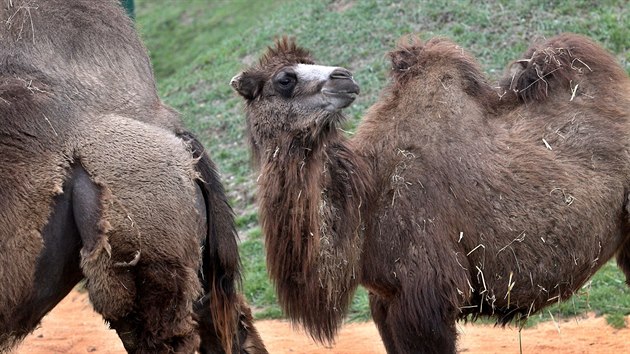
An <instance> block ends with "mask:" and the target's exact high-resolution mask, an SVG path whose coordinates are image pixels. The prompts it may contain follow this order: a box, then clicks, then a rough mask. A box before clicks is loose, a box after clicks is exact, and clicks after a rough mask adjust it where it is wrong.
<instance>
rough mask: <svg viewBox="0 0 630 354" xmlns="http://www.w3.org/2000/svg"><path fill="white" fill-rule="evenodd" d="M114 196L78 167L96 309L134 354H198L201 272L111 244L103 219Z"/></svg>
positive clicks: (81, 221) (78, 216)
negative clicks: (195, 305)
mask: <svg viewBox="0 0 630 354" xmlns="http://www.w3.org/2000/svg"><path fill="white" fill-rule="evenodd" d="M75 172H76V171H75ZM109 198H111V196H110V195H109V191H108V190H107V188H105V187H104V186H101V185H99V184H97V183H95V182H94V181H93V180H92V179H91V177H90V176H89V174H88V173H87V172H86V171H85V170H84V169H83V168H80V169H78V172H77V173H76V175H75V183H74V188H73V195H72V205H73V214H74V219H75V222H76V224H77V228H78V230H79V234H80V237H81V242H82V249H81V269H82V271H83V273H84V275H85V278H86V280H87V281H86V288H87V290H88V293H89V295H90V301H91V302H92V305H93V307H94V309H95V310H96V312H98V313H100V314H101V315H102V316H103V318H104V319H105V320H106V321H107V322H109V323H110V325H111V327H112V328H113V329H115V330H116V331H117V333H118V335H119V337H120V339H121V340H122V342H123V345H124V346H125V349H126V350H127V351H128V352H129V353H136V354H140V353H173V352H177V353H193V352H194V351H195V350H196V348H198V346H199V336H198V334H197V333H196V322H195V319H194V314H193V302H194V299H195V298H196V296H197V295H198V292H199V287H200V286H199V280H198V279H197V274H196V268H194V267H191V266H190V265H189V264H185V263H184V261H182V260H180V259H177V258H176V257H175V258H172V257H171V258H168V259H167V258H166V257H158V258H153V259H151V258H150V257H149V256H147V255H146V254H144V255H143V254H141V253H139V252H137V253H131V254H126V253H128V252H126V251H124V250H123V249H124V248H125V247H121V246H120V245H118V244H110V240H108V235H109V232H110V230H111V228H112V226H110V225H109V224H108V222H107V221H106V220H105V217H104V214H105V211H104V208H106V206H107V205H108V203H109V201H110V199H109ZM126 248H128V247H126ZM127 251H128V250H127ZM121 260H124V261H122V262H121Z"/></svg>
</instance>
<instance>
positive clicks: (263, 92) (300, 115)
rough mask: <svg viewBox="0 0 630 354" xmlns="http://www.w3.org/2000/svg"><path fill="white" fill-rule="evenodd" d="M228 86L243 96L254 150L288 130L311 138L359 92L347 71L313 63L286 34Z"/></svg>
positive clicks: (333, 120)
mask: <svg viewBox="0 0 630 354" xmlns="http://www.w3.org/2000/svg"><path fill="white" fill-rule="evenodd" d="M230 85H231V86H232V88H234V90H235V91H236V92H238V93H239V94H240V95H241V96H242V97H243V98H244V99H245V101H246V113H247V126H248V130H249V134H250V139H252V145H253V146H254V149H257V148H261V147H265V145H267V144H269V143H271V144H276V143H277V142H278V141H277V140H278V139H282V138H283V137H286V136H287V135H290V136H292V137H296V136H302V137H304V136H311V137H314V136H317V135H319V134H320V133H321V132H325V131H330V129H329V128H331V127H334V124H335V123H336V122H338V121H339V120H341V119H342V118H343V116H342V115H341V113H340V111H341V110H342V109H343V108H346V107H348V106H349V105H350V104H351V103H352V102H353V101H354V99H355V98H356V97H357V95H358V93H359V86H358V85H357V83H356V82H355V81H354V79H353V77H352V73H351V72H350V71H348V70H347V69H344V68H340V67H333V66H321V65H315V63H314V61H313V59H312V57H311V55H310V53H309V52H308V51H307V50H305V49H303V48H300V47H298V46H297V45H296V44H295V42H294V41H293V40H291V39H288V38H286V37H284V38H282V39H279V40H277V41H276V43H275V46H273V47H270V48H268V50H267V52H266V53H265V54H264V55H263V57H262V58H261V59H260V61H259V62H258V64H257V65H254V66H252V67H250V68H249V69H247V70H245V71H243V72H241V73H240V74H238V75H236V76H235V77H234V78H233V79H232V81H231V82H230Z"/></svg>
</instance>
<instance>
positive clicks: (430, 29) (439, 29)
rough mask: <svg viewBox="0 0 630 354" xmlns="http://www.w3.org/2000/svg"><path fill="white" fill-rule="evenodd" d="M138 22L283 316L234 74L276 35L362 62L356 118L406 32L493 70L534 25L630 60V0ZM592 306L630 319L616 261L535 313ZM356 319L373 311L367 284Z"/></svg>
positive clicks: (344, 61)
mask: <svg viewBox="0 0 630 354" xmlns="http://www.w3.org/2000/svg"><path fill="white" fill-rule="evenodd" d="M136 11H137V21H138V27H139V29H140V32H141V34H142V36H143V38H144V40H145V42H146V44H147V47H148V48H149V50H150V52H151V57H152V60H153V63H154V67H155V71H156V76H157V80H158V83H159V88H160V92H161V95H162V97H163V98H164V100H165V101H166V102H167V103H169V104H170V105H172V106H174V107H175V108H177V109H178V110H180V111H181V112H182V113H183V115H184V117H185V121H186V124H187V125H188V126H189V127H190V129H191V130H193V131H194V132H195V133H197V134H198V135H199V136H200V137H201V138H202V140H203V141H204V143H205V144H206V146H208V147H209V149H210V151H211V154H212V157H213V159H214V160H215V162H216V163H217V164H218V165H219V167H220V169H221V172H222V175H223V181H224V183H225V186H226V189H227V190H228V191H229V195H230V200H231V202H232V205H233V207H234V208H235V211H236V212H237V216H238V226H239V230H240V232H241V235H242V237H244V238H246V240H245V241H244V242H243V243H242V247H241V255H242V258H243V263H244V265H245V289H244V290H245V293H246V295H247V297H248V299H249V300H250V301H251V302H252V303H253V304H254V305H255V306H256V307H258V308H260V309H261V312H259V313H258V316H259V317H260V316H263V317H265V316H271V317H275V316H280V315H281V314H280V311H279V309H278V307H277V305H276V303H275V297H274V294H273V289H272V287H271V286H270V284H269V282H268V280H267V276H266V273H265V265H264V254H263V246H262V242H261V235H260V229H259V228H258V226H257V216H256V209H255V206H254V204H253V202H254V200H253V198H254V194H255V188H254V183H253V181H254V180H255V176H254V175H253V173H252V171H251V170H250V167H249V159H248V154H247V149H246V145H245V139H244V136H243V134H244V132H243V127H244V118H243V115H242V110H241V107H240V101H239V100H238V99H237V98H236V97H235V95H234V94H233V93H232V91H231V89H230V87H229V85H228V83H229V81H230V79H231V77H232V76H233V75H235V74H237V73H238V71H239V70H240V69H242V68H244V67H245V66H247V65H249V64H251V63H253V62H254V61H255V60H256V58H257V57H258V56H259V55H260V54H261V53H262V51H263V50H264V48H265V47H266V46H267V45H269V44H270V43H271V42H272V40H273V38H276V37H278V36H281V35H284V34H288V35H291V36H294V37H296V38H297V39H298V42H299V43H300V44H301V45H302V46H304V47H307V48H309V49H311V50H312V51H313V53H314V54H315V56H316V57H317V58H318V59H319V61H320V62H321V63H326V64H330V65H343V66H345V67H347V68H349V69H351V70H353V71H354V73H355V78H356V79H357V80H358V81H359V83H360V84H361V86H362V95H361V97H360V98H359V99H358V100H357V101H356V103H355V104H354V105H353V106H352V107H351V108H350V109H349V110H348V112H347V113H348V115H349V117H350V120H349V122H348V129H349V130H352V129H353V128H354V126H355V125H356V123H357V122H358V121H359V119H360V117H361V115H362V114H363V112H365V110H366V109H367V107H368V106H369V105H370V104H372V103H373V102H374V101H375V100H376V97H377V94H378V92H379V90H380V88H381V87H382V86H383V85H384V84H385V82H386V75H387V74H386V72H387V68H388V63H387V60H386V58H385V56H384V54H385V53H386V52H387V51H388V50H389V49H391V48H392V47H393V46H394V44H395V42H396V40H397V39H398V38H399V37H400V36H401V35H403V34H407V33H422V34H423V36H424V37H425V38H428V37H430V36H433V35H445V36H448V37H451V38H452V39H454V40H455V41H457V42H458V43H459V44H461V45H462V46H463V47H464V48H466V49H468V50H469V51H471V52H472V53H473V54H474V55H475V56H476V57H477V58H479V60H480V62H481V63H482V65H483V66H484V67H485V68H486V72H487V73H488V75H489V76H490V77H491V78H495V77H497V76H498V75H500V74H501V73H502V70H503V68H504V67H505V65H506V64H507V63H508V62H509V61H510V60H511V59H514V58H517V57H518V55H519V54H520V53H521V52H522V51H523V50H524V49H525V48H526V46H527V44H528V42H529V41H530V40H532V39H533V38H535V37H536V36H552V35H554V34H557V33H560V32H563V31H572V32H578V33H584V34H586V35H588V36H591V37H593V38H594V39H596V40H598V41H599V42H600V43H602V44H603V45H604V46H605V47H607V48H608V49H609V50H611V51H613V52H614V53H617V54H618V57H619V60H620V62H621V63H622V65H624V66H625V68H626V70H628V71H630V28H629V27H628V24H627V22H626V19H628V18H630V10H629V9H628V6H627V5H625V1H603V2H602V1H598V2H597V1H585V0H575V1H529V2H527V4H526V5H525V4H520V3H518V2H511V1H486V2H485V3H484V4H474V5H473V4H470V3H469V2H465V1H462V2H459V3H458V4H457V5H453V4H449V2H447V1H379V0H358V1H351V0H338V1H324V0H314V1H309V2H308V3H306V2H302V1H287V0H284V1H283V0H274V1H243V0H224V1H220V0H210V1H201V0H197V1H195V0H183V1H177V2H176V1H171V0H136ZM584 310H593V311H596V312H598V313H601V314H606V315H607V316H608V318H609V320H610V322H611V323H613V324H615V325H617V326H619V325H623V315H624V314H630V291H629V290H628V289H627V288H626V287H625V285H624V284H623V276H622V275H621V274H620V272H619V271H618V270H617V269H616V267H615V266H614V265H612V264H610V265H608V266H606V267H605V269H603V270H602V271H601V272H599V273H598V274H597V275H596V276H595V278H593V280H592V281H591V282H589V283H588V284H587V286H585V287H584V288H583V289H582V290H581V291H580V292H579V294H578V295H577V296H574V297H573V299H572V300H570V301H568V302H566V303H564V304H562V305H560V306H559V307H553V308H551V309H550V311H549V312H545V313H544V314H543V315H541V316H536V318H539V319H545V318H548V317H549V313H550V312H551V313H554V317H555V318H556V319H557V317H558V316H559V315H570V314H573V313H576V312H577V313H580V312H583V311H584ZM352 311H353V312H352V313H351V315H350V317H351V319H363V318H367V317H368V316H369V314H368V306H367V297H366V294H365V291H363V290H362V291H360V292H359V294H358V296H357V297H356V298H355V303H354V306H353V310H352Z"/></svg>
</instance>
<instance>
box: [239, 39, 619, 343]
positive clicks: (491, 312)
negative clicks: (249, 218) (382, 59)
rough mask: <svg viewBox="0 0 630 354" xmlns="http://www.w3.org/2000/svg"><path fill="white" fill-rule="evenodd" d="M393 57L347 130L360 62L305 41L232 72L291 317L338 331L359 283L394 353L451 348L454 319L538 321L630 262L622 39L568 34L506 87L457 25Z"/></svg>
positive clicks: (538, 51) (272, 267)
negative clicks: (606, 271)
mask: <svg viewBox="0 0 630 354" xmlns="http://www.w3.org/2000/svg"><path fill="white" fill-rule="evenodd" d="M389 57H390V58H391V63H392V69H391V79H390V82H389V83H388V85H387V86H386V87H385V88H384V90H383V92H382V93H381V96H380V98H379V99H378V100H377V102H376V103H375V104H374V105H373V106H372V107H370V108H369V110H368V111H367V113H366V115H365V116H364V118H363V119H362V121H361V123H360V124H359V126H358V128H357V131H356V133H355V134H354V135H353V136H352V137H350V138H347V137H346V136H345V134H343V133H342V132H340V131H339V129H338V126H339V124H340V123H341V122H342V121H343V119H344V117H343V114H342V113H341V112H342V109H343V108H345V107H347V106H348V105H350V104H351V103H352V102H353V100H354V99H355V97H356V95H357V94H358V93H359V87H358V85H357V84H356V83H355V81H354V79H353V77H352V74H351V73H350V71H348V70H346V69H343V68H339V67H328V66H319V65H315V63H314V60H313V58H312V56H311V54H310V53H309V52H308V51H307V50H305V49H303V48H300V47H298V46H297V45H296V44H295V41H293V40H290V39H287V38H283V39H280V40H278V41H277V42H276V43H275V46H273V47H270V48H269V49H268V50H267V52H266V53H265V54H264V55H263V56H262V58H261V59H260V61H259V62H258V63H257V64H255V65H253V66H251V67H249V68H247V69H245V70H244V71H243V72H241V73H240V74H238V75H237V76H235V77H234V78H233V79H232V81H231V86H232V87H233V88H234V89H235V90H236V92H238V94H240V95H241V96H242V98H243V99H244V102H245V105H244V107H245V114H246V126H247V132H248V137H249V143H250V146H251V151H252V159H253V161H254V162H255V164H256V165H257V166H258V167H259V173H260V174H259V176H258V178H257V181H258V204H259V213H260V221H261V226H262V229H263V233H264V237H265V242H266V252H267V265H268V272H269V276H270V278H271V279H272V280H273V282H274V284H275V287H276V290H277V294H278V301H279V302H280V304H281V306H282V308H283V309H284V311H285V312H286V314H287V315H288V317H289V318H290V319H291V320H292V321H293V322H294V323H296V324H301V325H302V326H303V327H305V329H306V330H307V331H308V332H309V333H310V335H311V336H312V337H313V338H314V339H316V340H318V341H321V342H331V341H333V340H334V338H335V334H336V332H337V330H338V328H339V326H340V325H341V322H342V319H343V317H344V315H345V313H346V312H347V309H348V306H349V302H350V300H351V298H352V294H353V293H354V290H355V289H356V288H357V286H358V285H359V284H360V285H362V286H364V287H365V288H367V290H368V291H369V300H370V309H371V313H372V317H373V319H374V321H375V323H376V325H377V327H378V329H379V333H380V335H381V337H382V340H383V342H384V345H385V347H386V350H387V352H388V353H454V352H455V351H456V337H457V334H456V329H455V325H456V321H457V320H460V319H472V320H474V319H476V318H477V317H480V316H489V317H492V318H495V319H496V320H497V321H498V322H499V323H502V324H506V323H508V322H510V321H512V320H519V319H521V320H526V319H527V317H528V316H530V315H531V314H533V313H535V312H536V311H539V310H540V309H542V308H544V307H545V306H548V305H550V304H553V303H557V302H559V301H562V300H564V299H566V298H568V297H570V296H571V295H572V294H573V293H574V292H575V291H576V290H577V289H579V288H580V287H581V286H582V285H583V284H584V283H585V281H586V280H587V279H589V277H590V276H591V275H592V274H594V273H595V272H596V271H597V270H598V269H599V268H600V267H601V266H602V265H603V264H604V263H605V262H606V261H608V260H609V259H610V258H611V257H613V256H615V255H616V256H617V261H618V264H619V266H620V267H621V269H623V271H624V272H625V274H626V276H627V278H628V279H630V241H629V239H630V238H629V236H628V231H629V230H630V228H629V227H630V225H629V223H628V186H629V185H630V184H629V183H630V161H629V156H628V153H629V148H630V141H629V139H628V133H629V132H630V121H629V119H630V80H629V79H628V76H627V74H626V73H625V72H624V71H623V69H621V67H620V66H619V64H618V63H617V62H616V61H615V59H614V57H613V56H611V55H610V54H608V53H607V52H606V51H605V50H603V49H602V48H601V47H600V46H599V45H597V44H595V43H594V42H593V41H591V40H590V39H587V38H585V37H581V36H579V35H574V34H563V35H559V36H557V37H554V38H551V39H549V40H548V41H546V42H544V43H542V44H539V45H534V46H532V47H531V48H530V49H529V50H528V51H527V52H526V53H525V54H524V57H523V59H521V60H518V61H516V62H515V63H513V64H512V65H511V66H510V71H509V72H508V74H506V77H505V78H504V79H502V80H501V89H500V90H499V91H497V90H495V89H494V88H493V87H491V86H490V85H489V84H488V83H487V81H486V79H485V78H484V75H483V73H482V72H481V70H480V68H479V65H478V64H477V62H476V61H475V59H474V58H473V57H472V56H471V55H470V54H469V53H467V52H466V51H465V50H463V49H462V48H461V47H459V46H457V45H456V44H454V43H452V42H451V41H449V40H447V39H443V38H434V39H431V40H429V41H427V42H426V43H424V42H422V41H420V40H419V39H417V38H415V37H411V38H410V37H405V38H403V39H402V40H401V41H400V42H399V44H398V46H397V48H396V49H394V50H393V51H391V52H390V53H389Z"/></svg>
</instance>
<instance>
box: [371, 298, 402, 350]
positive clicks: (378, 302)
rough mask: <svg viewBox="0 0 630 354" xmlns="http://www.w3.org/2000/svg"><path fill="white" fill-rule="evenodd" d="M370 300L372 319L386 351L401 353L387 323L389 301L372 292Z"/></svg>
mask: <svg viewBox="0 0 630 354" xmlns="http://www.w3.org/2000/svg"><path fill="white" fill-rule="evenodd" d="M369 299H370V311H371V313H372V319H373V320H374V323H375V324H376V328H378V332H379V334H380V335H381V339H382V340H383V345H385V350H387V352H388V353H398V352H399V351H398V349H397V348H396V343H395V341H394V334H393V333H392V331H391V328H390V327H389V324H388V323H387V312H388V310H389V306H388V303H387V301H386V300H384V299H383V298H381V297H380V296H378V295H376V294H374V293H372V292H370V293H369Z"/></svg>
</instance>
